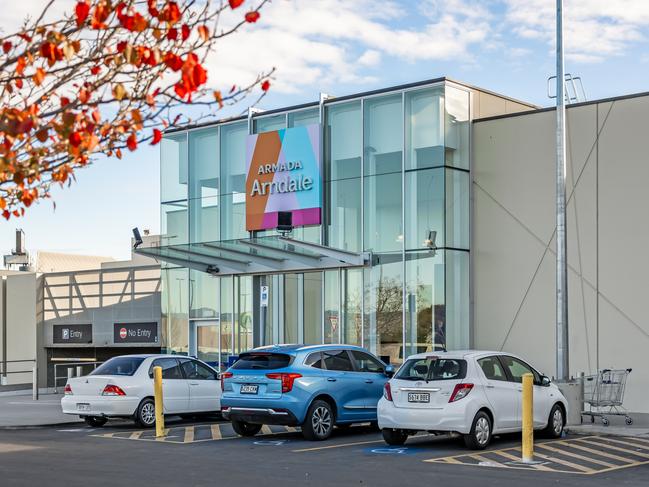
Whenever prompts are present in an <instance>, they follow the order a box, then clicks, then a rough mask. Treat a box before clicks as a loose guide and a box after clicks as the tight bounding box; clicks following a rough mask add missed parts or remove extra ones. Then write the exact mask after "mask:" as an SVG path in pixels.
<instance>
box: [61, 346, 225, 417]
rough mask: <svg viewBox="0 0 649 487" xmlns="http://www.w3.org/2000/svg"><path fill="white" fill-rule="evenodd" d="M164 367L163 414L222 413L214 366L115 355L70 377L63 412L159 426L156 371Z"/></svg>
mask: <svg viewBox="0 0 649 487" xmlns="http://www.w3.org/2000/svg"><path fill="white" fill-rule="evenodd" d="M155 366H160V367H162V392H163V411H164V414H169V415H179V416H184V415H187V416H191V415H193V414H196V413H216V412H219V411H220V410H221V386H220V382H219V374H218V372H217V371H216V370H214V369H213V368H211V367H210V366H209V365H207V364H205V363H204V362H201V361H200V360H196V359H194V358H190V357H183V356H178V355H123V356H120V357H114V358H112V359H110V360H108V361H106V362H105V363H103V364H102V365H100V366H99V367H97V369H95V370H94V371H93V372H92V373H91V374H90V375H87V376H84V377H75V378H72V379H69V380H68V382H67V384H66V385H65V396H64V397H63V399H61V408H62V409H63V413H65V414H74V415H78V416H79V417H81V418H83V419H84V420H85V422H86V423H87V424H88V425H90V426H103V425H104V424H105V423H106V421H107V420H108V418H133V419H134V420H135V421H136V422H137V423H139V424H140V425H141V426H144V427H151V426H153V425H154V424H155V406H154V402H153V367H155Z"/></svg>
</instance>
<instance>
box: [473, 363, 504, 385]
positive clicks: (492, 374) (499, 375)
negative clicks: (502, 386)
mask: <svg viewBox="0 0 649 487" xmlns="http://www.w3.org/2000/svg"><path fill="white" fill-rule="evenodd" d="M478 364H479V365H480V368H481V369H482V371H483V372H484V375H485V377H486V378H487V379H489V380H502V381H506V380H507V376H506V375H505V371H504V370H503V368H502V365H500V361H499V360H498V358H497V357H487V358H483V359H480V360H478Z"/></svg>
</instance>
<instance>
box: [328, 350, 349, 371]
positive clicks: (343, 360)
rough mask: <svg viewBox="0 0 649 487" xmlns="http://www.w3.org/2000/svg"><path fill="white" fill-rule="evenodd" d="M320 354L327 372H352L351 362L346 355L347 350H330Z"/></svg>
mask: <svg viewBox="0 0 649 487" xmlns="http://www.w3.org/2000/svg"><path fill="white" fill-rule="evenodd" d="M322 353H323V355H324V363H325V368H326V369H327V370H339V371H342V372H351V371H353V370H354V367H352V361H351V359H350V358H349V355H347V350H332V351H326V352H322Z"/></svg>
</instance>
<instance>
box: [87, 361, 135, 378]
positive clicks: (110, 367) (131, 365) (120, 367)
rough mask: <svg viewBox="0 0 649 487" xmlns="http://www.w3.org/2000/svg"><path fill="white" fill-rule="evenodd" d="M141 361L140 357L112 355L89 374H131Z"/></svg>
mask: <svg viewBox="0 0 649 487" xmlns="http://www.w3.org/2000/svg"><path fill="white" fill-rule="evenodd" d="M143 361H144V358H142V357H114V358H111V359H109V360H108V361H106V362H104V363H103V364H101V365H100V366H99V367H97V368H96V369H95V370H93V371H92V372H90V375H133V374H135V371H136V370H137V369H138V368H139V367H140V364H142V362H143Z"/></svg>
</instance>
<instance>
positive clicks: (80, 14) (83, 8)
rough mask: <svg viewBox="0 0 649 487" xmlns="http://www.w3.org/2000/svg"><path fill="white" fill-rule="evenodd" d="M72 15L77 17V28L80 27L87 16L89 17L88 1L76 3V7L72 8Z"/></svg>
mask: <svg viewBox="0 0 649 487" xmlns="http://www.w3.org/2000/svg"><path fill="white" fill-rule="evenodd" d="M74 13H75V15H76V16H77V27H81V24H83V23H84V22H85V21H86V19H87V18H88V15H90V3H89V2H88V0H85V1H82V2H79V3H77V6H76V7H75V8H74Z"/></svg>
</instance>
